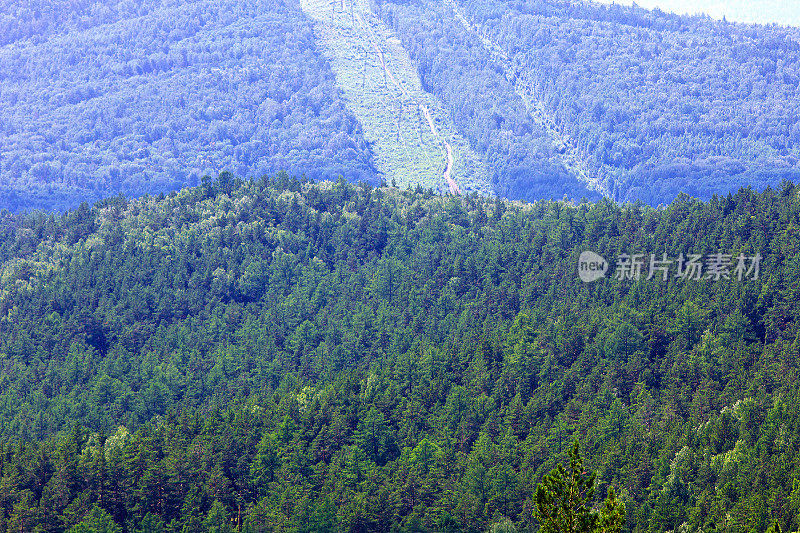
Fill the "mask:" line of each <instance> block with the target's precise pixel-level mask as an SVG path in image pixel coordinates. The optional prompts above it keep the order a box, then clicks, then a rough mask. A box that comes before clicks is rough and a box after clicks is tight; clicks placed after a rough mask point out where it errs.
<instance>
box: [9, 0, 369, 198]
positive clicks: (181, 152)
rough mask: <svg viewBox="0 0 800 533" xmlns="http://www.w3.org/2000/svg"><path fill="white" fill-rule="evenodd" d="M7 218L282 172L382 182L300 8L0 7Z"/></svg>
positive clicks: (272, 3)
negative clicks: (206, 180) (10, 211)
mask: <svg viewBox="0 0 800 533" xmlns="http://www.w3.org/2000/svg"><path fill="white" fill-rule="evenodd" d="M0 11H2V12H3V13H4V15H3V16H2V18H0V28H2V30H0V36H1V37H0V39H1V40H2V41H0V43H2V47H0V94H2V102H3V104H2V105H0V153H1V154H2V156H0V207H10V208H20V207H23V208H24V207H34V206H35V207H63V206H68V205H73V204H76V203H79V202H80V201H81V200H83V199H87V198H88V199H92V198H98V197H102V196H108V195H111V194H113V193H116V192H117V191H122V192H126V193H131V194H139V193H144V192H150V193H153V192H159V191H165V190H172V189H176V188H179V187H181V186H185V185H191V184H197V183H199V180H200V178H201V177H202V176H203V175H205V174H212V175H216V174H218V173H219V172H220V171H222V170H229V171H233V172H235V173H237V174H238V175H242V176H250V175H259V174H262V173H266V172H276V171H279V170H287V171H289V172H292V173H298V174H299V173H305V174H306V175H308V176H310V177H314V178H319V177H327V176H330V177H334V178H335V177H336V176H337V175H340V174H341V175H344V176H345V177H346V178H348V179H352V180H366V181H372V182H375V181H377V178H376V175H375V171H374V168H373V165H372V156H371V152H370V148H369V146H368V145H367V143H366V142H365V141H364V139H363V137H362V134H361V127H360V125H359V123H358V122H357V121H356V120H355V119H354V118H353V116H352V115H351V114H350V113H349V112H348V111H347V109H346V108H345V105H344V103H343V101H342V99H341V97H340V94H339V92H338V90H337V89H336V86H335V80H334V78H333V75H332V73H331V71H330V67H329V65H328V63H327V61H326V60H325V59H324V58H323V57H322V56H321V55H320V54H319V52H318V50H317V48H316V45H315V40H314V35H313V32H312V28H311V25H310V24H309V23H308V21H307V20H306V19H305V18H304V17H303V15H302V13H301V12H300V10H299V6H297V5H296V4H295V3H293V2H283V1H280V0H277V1H276V0H258V1H256V2H248V3H240V2H234V1H232V0H219V1H209V2H182V1H177V2H161V1H155V0H153V1H150V0H146V1H142V2H138V3H136V4H134V3H131V2H111V3H104V4H99V3H97V4H92V5H91V6H90V7H87V6H86V5H85V4H74V5H72V4H62V3H56V2H54V3H52V4H46V3H41V4H37V7H33V6H31V5H30V4H28V3H26V2H17V3H9V4H8V5H5V6H3V7H2V9H0Z"/></svg>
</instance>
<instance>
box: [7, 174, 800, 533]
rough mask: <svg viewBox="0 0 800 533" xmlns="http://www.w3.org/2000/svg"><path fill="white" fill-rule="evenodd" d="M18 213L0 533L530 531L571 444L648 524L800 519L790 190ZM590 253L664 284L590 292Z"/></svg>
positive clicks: (392, 194)
mask: <svg viewBox="0 0 800 533" xmlns="http://www.w3.org/2000/svg"><path fill="white" fill-rule="evenodd" d="M3 216H4V218H3V220H2V221H1V222H0V224H1V225H0V230H1V231H0V260H2V273H0V365H2V371H1V372H0V440H1V441H2V442H3V445H2V447H0V531H34V530H37V528H39V529H38V530H39V531H66V530H70V529H71V528H73V526H75V529H73V531H118V530H120V529H123V530H124V531H182V530H185V531H209V532H211V531H230V530H234V529H235V530H239V529H241V530H242V531H486V530H487V528H489V527H490V525H492V524H497V523H500V522H502V521H503V518H504V517H507V518H509V519H510V520H511V521H513V524H514V527H515V528H516V529H517V530H520V531H528V530H531V531H535V530H537V529H538V526H537V524H536V523H535V521H534V519H533V509H534V504H533V502H534V492H535V490H536V486H537V484H538V483H539V482H540V481H541V479H542V475H543V473H544V472H547V471H549V470H550V469H551V468H552V467H553V466H554V465H555V464H556V462H564V461H565V460H566V452H567V450H568V448H569V447H570V443H571V442H572V440H573V439H574V438H578V439H579V440H580V441H581V442H582V443H583V452H584V455H585V457H586V466H587V468H588V469H590V470H592V471H596V472H597V473H598V479H599V480H600V486H599V489H600V490H598V494H599V495H604V494H605V488H606V487H607V486H608V485H612V486H614V487H616V488H617V491H618V493H619V494H620V498H621V499H622V501H623V502H624V503H625V506H626V508H627V523H626V528H627V530H631V531H645V530H649V531H665V530H677V529H681V530H682V531H683V530H685V531H699V530H700V529H701V528H702V529H703V530H704V531H708V530H710V529H725V530H726V531H751V530H755V531H763V530H764V529H766V527H767V526H768V525H769V524H770V522H771V521H772V520H773V519H777V520H778V521H779V522H780V524H781V527H782V528H783V530H787V528H789V527H791V528H797V527H798V526H800V522H798V519H797V518H798V511H799V510H800V499H798V494H797V493H798V489H797V486H798V485H800V482H798V481H797V480H798V479H800V462H799V459H800V457H798V454H797V450H798V449H800V432H799V431H798V426H799V425H800V401H798V400H799V399H798V397H797V387H796V383H797V373H798V364H799V362H798V342H800V341H798V339H799V338H800V329H798V324H797V320H796V318H797V317H796V314H797V311H796V310H797V308H798V305H797V298H798V296H797V290H796V285H797V283H796V282H797V276H798V274H800V262H799V260H798V250H800V229H798V228H800V191H799V190H798V189H797V188H796V187H795V186H794V185H792V184H790V183H784V184H782V185H781V187H780V188H779V189H777V190H773V189H767V190H766V191H765V192H764V193H755V192H753V191H751V190H742V191H740V192H738V193H737V194H736V195H733V196H731V195H729V196H726V197H715V198H713V199H712V200H711V201H709V202H707V203H703V202H700V201H697V200H693V199H690V198H688V197H686V196H681V197H679V198H678V199H677V200H676V201H675V202H674V203H672V204H670V205H669V206H668V207H667V208H664V209H652V208H648V207H644V206H642V205H626V206H617V205H615V204H613V203H612V202H610V201H607V200H602V201H600V202H598V203H596V204H588V203H583V204H579V205H572V204H569V203H564V202H538V203H535V204H526V203H513V202H507V201H502V200H487V199H484V198H480V197H477V196H475V195H472V196H466V197H442V196H437V195H434V194H432V193H431V192H430V191H424V190H422V189H417V190H398V189H396V188H391V187H383V188H377V189H376V188H372V187H370V186H368V185H365V186H359V187H354V186H352V185H349V184H348V183H346V182H345V181H343V180H340V181H338V182H336V183H331V182H325V183H320V184H312V183H310V182H307V181H302V180H297V179H293V178H289V177H287V176H286V175H279V176H277V177H274V178H271V179H261V180H257V181H241V180H239V179H236V178H234V177H233V176H231V175H229V174H222V175H220V177H219V178H218V179H216V180H213V181H211V180H205V181H204V183H203V184H202V185H201V186H199V187H195V188H189V189H184V190H182V191H180V192H175V193H172V194H170V195H168V196H163V195H161V196H159V197H153V196H146V197H144V198H141V199H139V200H130V199H125V198H124V197H118V198H112V199H109V200H105V201H103V202H99V203H97V204H95V205H93V206H90V205H88V204H83V205H82V206H80V208H77V209H74V210H72V211H70V212H68V213H66V214H64V215H61V216H56V215H51V214H43V213H33V214H28V215H24V216H14V215H8V214H7V213H5V214H4V215H3ZM586 250H592V251H594V252H596V253H598V254H600V255H602V256H603V257H605V258H606V259H608V260H609V261H610V262H612V264H613V263H614V262H615V261H616V262H617V263H620V262H621V261H622V259H623V258H624V256H623V255H621V254H632V255H635V254H644V257H645V263H644V267H643V271H642V275H641V276H640V277H639V279H626V276H615V275H614V274H615V268H614V267H611V269H610V270H609V272H608V275H607V276H606V277H605V278H603V279H600V280H598V281H595V282H594V283H584V282H582V281H581V280H580V279H579V277H578V256H579V254H581V252H583V251H586ZM716 253H723V254H729V255H730V256H731V257H730V258H729V259H731V261H732V263H733V264H732V266H731V268H730V276H729V277H728V278H725V276H723V275H717V276H715V275H713V272H714V271H713V270H703V273H704V274H705V273H707V274H709V275H704V276H703V279H693V277H692V276H686V275H684V276H683V277H678V276H677V270H676V269H677V268H678V263H677V261H678V257H680V256H681V254H683V257H691V255H692V254H700V255H702V256H703V258H704V261H705V260H706V259H707V258H709V257H712V256H713V255H714V254H716ZM650 254H655V256H656V257H658V258H659V260H662V258H663V257H664V256H663V255H662V254H666V256H667V257H669V258H671V260H672V261H673V264H672V265H671V267H670V268H671V270H670V271H669V276H668V279H666V280H662V276H661V273H658V274H656V276H655V277H654V278H653V279H647V275H646V274H647V273H648V265H649V262H648V261H647V258H649V257H650ZM740 254H742V255H743V256H746V257H748V258H753V257H755V256H756V255H760V256H761V257H762V260H761V263H760V270H759V273H758V276H756V274H755V272H754V271H750V272H748V273H746V275H741V274H743V273H742V272H739V274H737V273H736V272H737V271H736V270H735V268H734V266H735V265H736V258H737V257H738V256H739V255H740ZM709 264H710V263H706V265H709ZM750 266H752V265H750ZM708 268H711V267H710V266H709V267H708ZM717 272H718V271H717ZM684 274H685V271H684ZM618 277H619V278H622V279H617V278H618ZM631 277H633V276H631ZM717 278H718V279H717ZM755 278H757V279H755ZM506 526H508V523H505V526H503V527H506Z"/></svg>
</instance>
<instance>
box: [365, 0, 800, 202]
mask: <svg viewBox="0 0 800 533" xmlns="http://www.w3.org/2000/svg"><path fill="white" fill-rule="evenodd" d="M374 5H375V9H376V11H377V12H379V13H381V14H382V16H383V18H384V19H385V20H387V21H390V22H391V24H392V26H393V28H394V29H395V31H397V32H398V34H399V35H400V36H401V37H402V39H403V41H404V43H406V45H407V47H408V48H409V50H410V51H411V55H412V57H413V59H414V60H415V61H416V62H417V64H418V66H419V69H420V73H421V77H422V79H423V80H424V82H425V83H426V86H427V87H428V88H429V89H430V90H431V91H432V92H433V93H434V94H436V95H437V96H439V97H440V98H441V99H442V100H443V101H445V102H447V105H448V106H449V110H450V113H451V116H452V117H453V120H454V122H455V123H456V124H459V125H461V127H462V128H463V129H464V130H465V131H467V130H468V128H470V127H472V128H476V130H477V131H476V132H475V134H473V135H472V136H470V135H469V134H468V135H467V136H468V137H469V138H470V139H471V140H472V139H475V141H474V142H484V143H485V142H487V141H479V140H478V139H480V138H481V137H480V136H481V135H485V134H486V133H484V132H490V133H491V134H492V135H493V137H496V136H497V135H498V134H499V133H500V132H501V131H502V130H503V129H506V128H508V129H511V124H514V123H515V122H516V123H519V122H520V121H521V120H522V119H521V118H519V117H524V115H523V113H522V111H521V110H515V111H509V110H510V109H514V107H513V106H512V105H511V104H512V103H513V102H514V101H515V98H514V95H513V94H512V93H510V92H509V91H508V89H504V88H503V87H502V86H503V85H504V84H507V85H508V86H509V87H511V88H513V89H516V91H517V92H519V93H522V95H523V96H524V98H523V100H526V102H527V103H528V104H529V107H532V111H533V112H532V113H531V112H529V113H528V115H530V116H531V118H530V119H527V120H529V121H530V120H532V121H533V122H534V123H536V122H539V123H540V124H544V125H545V126H546V129H547V130H549V131H551V132H553V133H551V134H548V135H547V136H546V137H545V138H544V139H543V140H544V141H545V142H546V144H548V145H549V147H550V148H549V151H548V150H541V149H540V151H539V152H538V153H539V159H540V161H538V162H537V164H536V165H534V164H530V163H529V162H526V164H525V165H524V166H523V168H525V171H524V172H523V174H522V176H521V177H519V178H518V177H517V176H516V175H515V174H514V173H513V172H510V171H509V170H508V169H503V170H502V171H501V172H498V173H497V174H496V178H495V179H496V180H497V181H496V187H497V189H498V191H500V193H501V194H503V195H505V196H509V197H512V198H527V199H529V200H530V199H533V198H536V197H539V196H537V195H536V191H535V190H534V191H533V192H532V194H531V193H528V192H527V191H526V190H525V186H526V182H530V181H532V180H534V179H536V178H535V176H536V173H537V171H536V168H537V166H538V168H539V169H541V168H547V165H548V164H549V165H551V166H552V165H557V164H559V162H560V161H562V162H561V163H560V164H562V165H565V166H566V167H568V168H569V167H572V170H571V172H572V174H573V175H574V176H577V177H580V178H583V179H584V181H585V182H590V183H596V184H599V185H601V188H602V189H603V190H605V191H606V192H608V193H610V195H611V197H612V198H613V199H615V200H617V201H634V200H642V201H644V202H646V203H649V204H652V205H657V204H659V203H667V202H669V201H671V200H672V199H673V198H674V197H675V196H676V195H677V194H678V193H679V192H685V193H687V194H690V195H692V196H696V197H699V198H709V197H710V196H711V195H712V194H714V193H717V194H727V193H728V192H730V191H735V190H736V189H738V188H739V187H741V186H747V185H750V186H753V187H755V188H763V187H765V186H767V185H772V186H775V185H777V184H778V183H779V182H780V180H781V179H784V178H786V179H796V177H797V175H798V157H799V156H800V148H799V147H798V144H797V141H798V134H800V126H798V124H797V119H796V117H797V116H798V114H797V112H796V111H797V109H796V108H797V106H798V105H799V104H798V103H799V102H800V99H798V95H797V85H798V80H800V71H798V69H800V56H799V55H798V48H799V47H800V45H799V44H798V34H797V30H796V29H792V28H782V27H775V26H747V25H741V24H730V23H726V22H717V21H713V20H711V19H708V18H699V17H687V16H683V17H681V16H676V15H669V14H664V13H661V12H649V11H646V10H643V9H640V8H635V7H623V6H604V5H599V4H589V3H587V4H584V3H575V2H560V1H557V0H554V1H546V2H538V3H535V4H531V3H525V2H516V1H511V0H509V1H504V0H493V1H492V2H483V1H480V2H472V1H455V2H445V3H444V5H443V4H441V3H439V2H421V1H414V2H391V1H382V0H376V1H375V2H374ZM453 8H454V9H453ZM459 14H462V15H463V18H461V17H460V16H459ZM464 22H466V24H464ZM465 25H466V27H467V28H468V29H464V26H465ZM473 30H475V31H473ZM493 45H496V47H499V51H498V50H495V46H493ZM443 50H446V51H443ZM451 50H452V51H451ZM498 52H499V54H498ZM492 71H497V72H499V73H500V74H501V75H500V76H499V77H498V76H497V75H494V76H492V74H489V75H487V73H491V72H492ZM441 73H444V75H442V74H441ZM492 77H494V78H495V79H497V81H496V82H495V83H494V84H493V85H494V86H493V87H491V89H490V90H486V88H485V85H486V82H487V79H492ZM454 80H457V81H456V82H454ZM484 94H491V95H492V97H493V98H492V99H491V100H490V101H488V102H481V98H482V95H484ZM465 100H468V101H466V102H465ZM539 104H541V105H539ZM501 105H502V106H503V111H498V109H497V108H500V107H501ZM516 106H517V108H518V109H519V105H518V104H517V105H516ZM793 110H794V111H793ZM540 114H541V118H539V117H538V115H540ZM484 116H485V117H486V118H487V119H488V120H486V122H484V121H482V120H477V121H476V120H475V118H476V117H481V118H482V117H484ZM511 117H514V119H513V122H512V121H511ZM503 124H504V125H503ZM537 135H539V136H540V137H541V133H538V134H537ZM516 137H517V138H518V139H520V142H522V138H521V137H520V135H519V133H517V135H516ZM489 142H491V140H490V141H489ZM493 150H497V148H493ZM530 152H531V150H527V151H526V153H527V154H529V153H530ZM534 153H535V152H534ZM507 154H508V155H505V154H504V156H503V158H502V159H501V160H502V161H504V162H505V163H507V164H510V163H515V162H516V160H523V159H522V158H521V157H520V155H519V154H518V153H517V152H514V151H511V152H507ZM567 156H568V158H567V161H563V160H564V158H565V157H567ZM523 161H524V160H523ZM550 172H551V174H552V171H550ZM552 181H554V180H553V179H552V177H551V182H552Z"/></svg>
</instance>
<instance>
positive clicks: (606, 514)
mask: <svg viewBox="0 0 800 533" xmlns="http://www.w3.org/2000/svg"><path fill="white" fill-rule="evenodd" d="M596 477H597V475H596V474H595V473H594V472H593V473H591V474H587V472H586V471H585V470H584V466H583V458H582V457H581V455H580V447H579V443H578V441H577V440H575V443H574V444H573V445H572V448H571V449H570V451H569V471H567V470H566V469H565V468H564V467H563V466H562V465H561V464H558V465H557V466H556V468H555V469H554V470H553V471H552V472H550V473H549V474H547V475H546V476H545V477H544V479H542V482H541V483H540V484H539V485H538V487H537V488H536V497H535V502H536V511H535V516H536V519H537V521H538V522H539V525H540V529H539V531H541V532H542V533H573V532H594V531H598V532H619V531H621V530H622V526H623V524H624V523H625V504H623V503H622V502H620V501H619V500H618V499H617V497H616V495H615V493H614V489H613V488H612V487H611V486H609V488H608V497H607V498H606V500H605V502H603V505H602V507H601V508H600V509H599V510H597V509H593V508H592V507H591V505H592V500H593V497H594V489H595V487H594V485H595V481H596Z"/></svg>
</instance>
